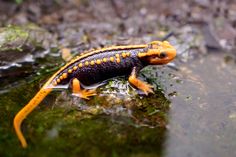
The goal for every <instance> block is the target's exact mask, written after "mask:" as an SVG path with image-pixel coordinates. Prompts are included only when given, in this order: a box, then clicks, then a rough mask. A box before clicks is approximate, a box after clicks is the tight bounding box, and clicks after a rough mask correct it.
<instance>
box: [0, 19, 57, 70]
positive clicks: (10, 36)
mask: <svg viewBox="0 0 236 157" xmlns="http://www.w3.org/2000/svg"><path fill="white" fill-rule="evenodd" d="M52 43H53V37H52V35H51V34H49V33H48V32H47V31H46V30H44V29H42V28H40V27H38V26H36V25H33V24H30V25H26V26H12V25H9V26H7V27H3V28H0V66H7V65H10V64H12V63H19V62H24V61H32V59H30V60H29V57H27V58H24V57H26V56H27V55H33V56H34V55H35V54H36V53H37V52H42V51H43V50H46V49H48V48H49V47H51V46H52V45H51V44H52ZM30 58H33V57H30ZM27 59H28V60H27Z"/></svg>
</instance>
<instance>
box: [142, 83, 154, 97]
mask: <svg viewBox="0 0 236 157" xmlns="http://www.w3.org/2000/svg"><path fill="white" fill-rule="evenodd" d="M152 88H154V87H153V86H152V85H150V84H147V83H145V82H142V84H139V89H141V90H142V91H143V92H144V93H145V94H146V95H148V94H149V93H154V92H153V90H152Z"/></svg>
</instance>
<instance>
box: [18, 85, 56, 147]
mask: <svg viewBox="0 0 236 157" xmlns="http://www.w3.org/2000/svg"><path fill="white" fill-rule="evenodd" d="M46 84H47V83H46ZM51 91H52V88H47V87H46V85H44V86H43V87H42V88H41V89H40V91H39V92H38V93H37V94H36V95H35V96H34V97H33V99H31V100H30V102H29V103H28V104H27V105H26V106H25V107H24V108H22V109H21V110H20V111H19V112H18V113H17V115H16V116H15V118H14V128H15V131H16V134H17V136H18V139H19V140H20V142H21V145H22V147H23V148H26V147H27V142H26V140H25V138H24V135H23V134H22V132H21V123H22V121H23V120H24V119H25V118H26V117H27V115H28V114H30V113H31V112H32V111H33V109H34V108H35V107H37V106H38V105H39V104H40V102H41V101H42V100H43V99H44V98H45V97H46V96H47V95H48V94H49V93H50V92H51Z"/></svg>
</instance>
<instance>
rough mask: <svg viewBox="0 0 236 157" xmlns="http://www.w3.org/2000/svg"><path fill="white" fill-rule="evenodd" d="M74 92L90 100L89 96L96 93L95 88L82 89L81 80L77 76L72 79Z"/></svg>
mask: <svg viewBox="0 0 236 157" xmlns="http://www.w3.org/2000/svg"><path fill="white" fill-rule="evenodd" d="M72 92H73V95H75V96H78V97H80V98H84V99H88V100H89V98H88V97H90V96H94V95H96V91H95V90H88V89H81V88H80V82H79V80H78V79H77V78H74V79H73V80H72Z"/></svg>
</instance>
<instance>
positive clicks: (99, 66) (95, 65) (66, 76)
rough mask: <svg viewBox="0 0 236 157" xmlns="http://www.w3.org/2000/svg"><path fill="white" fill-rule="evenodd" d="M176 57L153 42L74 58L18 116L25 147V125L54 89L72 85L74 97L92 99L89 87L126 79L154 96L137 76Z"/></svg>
mask: <svg viewBox="0 0 236 157" xmlns="http://www.w3.org/2000/svg"><path fill="white" fill-rule="evenodd" d="M175 56H176V49H175V48H174V47H173V46H172V45H171V44H170V43H169V42H168V41H163V42H161V41H153V42H151V43H148V44H143V45H127V46H113V47H108V48H101V49H97V50H93V51H90V52H87V53H85V54H83V55H80V56H77V57H75V58H74V59H72V60H71V61H70V62H68V63H67V64H66V65H64V66H63V67H62V68H60V69H59V70H58V71H57V72H56V73H55V74H54V75H53V76H52V77H51V78H49V80H48V81H47V82H46V83H45V84H44V85H43V87H42V88H41V89H40V90H39V91H38V93H37V94H36V95H35V96H34V97H33V98H32V99H31V100H30V102H29V103H28V104H27V105H25V106H24V107H23V108H22V109H21V110H20V111H19V112H18V113H17V114H16V116H15V118H14V121H13V124H14V128H15V132H16V135H17V136H18V139H19V140H20V142H21V145H22V147H23V148H26V147H27V142H26V140H25V138H24V136H23V134H22V132H21V123H22V121H23V120H24V119H25V118H26V116H27V115H28V114H29V113H31V112H32V111H33V109H34V108H35V107H37V106H38V105H39V104H40V102H41V101H42V100H43V99H44V98H45V97H46V96H47V95H48V94H49V93H50V92H51V91H52V90H53V89H54V88H58V87H60V86H63V85H66V84H70V87H71V88H72V93H73V95H75V96H78V97H80V98H83V99H89V97H91V96H94V95H96V91H95V89H88V88H87V89H86V87H87V86H89V85H93V84H95V83H99V82H101V81H104V80H107V79H109V78H113V77H117V76H122V75H126V76H129V77H128V81H129V83H130V84H131V85H132V86H134V87H136V88H137V89H139V90H142V91H143V92H144V93H145V94H146V95H148V94H149V93H153V90H152V88H153V87H152V86H151V85H149V84H148V83H146V82H143V81H141V80H140V79H138V78H137V75H138V72H139V71H140V70H141V69H142V68H144V67H145V66H147V65H163V64H167V63H169V62H170V61H172V60H173V59H174V58H175Z"/></svg>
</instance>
